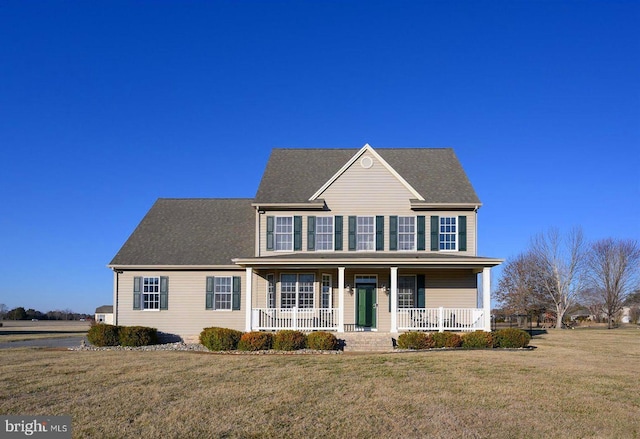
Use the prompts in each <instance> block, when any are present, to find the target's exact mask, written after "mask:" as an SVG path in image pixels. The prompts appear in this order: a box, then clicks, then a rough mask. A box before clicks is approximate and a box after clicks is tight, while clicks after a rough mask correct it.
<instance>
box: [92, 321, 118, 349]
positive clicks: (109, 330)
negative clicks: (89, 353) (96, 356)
mask: <svg viewBox="0 0 640 439" xmlns="http://www.w3.org/2000/svg"><path fill="white" fill-rule="evenodd" d="M119 332H120V327H119V326H115V325H106V324H104V323H98V324H97V325H92V326H91V327H90V328H89V331H88V332H87V340H89V343H91V344H92V345H94V346H118V344H119V343H120V337H119V335H118V334H119Z"/></svg>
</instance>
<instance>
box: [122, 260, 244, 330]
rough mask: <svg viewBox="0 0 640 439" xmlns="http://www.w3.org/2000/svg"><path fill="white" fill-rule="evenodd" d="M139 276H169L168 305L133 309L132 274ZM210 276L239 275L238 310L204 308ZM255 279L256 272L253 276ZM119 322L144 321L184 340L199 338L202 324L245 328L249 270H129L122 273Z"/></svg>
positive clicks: (238, 328) (137, 323)
mask: <svg viewBox="0 0 640 439" xmlns="http://www.w3.org/2000/svg"><path fill="white" fill-rule="evenodd" d="M136 276H143V277H147V276H167V277H169V307H168V309H167V310H161V311H144V310H134V309H133V278H134V277H136ZM207 276H239V277H240V278H241V284H240V285H241V300H240V310H239V311H228V310H207V309H205V290H206V279H207ZM254 279H255V276H254ZM119 281H120V285H119V291H118V304H117V312H118V325H124V326H131V325H141V326H150V327H153V328H157V329H158V331H160V332H164V333H167V334H175V335H179V336H180V337H182V338H183V339H185V340H195V339H197V338H198V336H199V334H200V332H201V331H202V329H203V328H206V327H210V326H221V327H225V328H231V329H237V330H239V331H243V330H244V329H245V310H246V303H245V299H246V294H245V291H246V290H245V287H246V274H245V271H244V270H241V271H240V270H238V271H126V272H124V273H122V274H120V276H119Z"/></svg>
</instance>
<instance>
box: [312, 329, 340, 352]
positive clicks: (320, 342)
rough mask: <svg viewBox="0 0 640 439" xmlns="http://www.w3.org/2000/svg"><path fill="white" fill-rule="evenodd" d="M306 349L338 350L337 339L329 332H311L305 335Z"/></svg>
mask: <svg viewBox="0 0 640 439" xmlns="http://www.w3.org/2000/svg"><path fill="white" fill-rule="evenodd" d="M307 347H308V348H309V349H315V350H318V351H334V350H336V349H338V339H337V338H336V336H335V335H333V334H332V333H330V332H326V331H318V332H312V333H311V334H309V335H307Z"/></svg>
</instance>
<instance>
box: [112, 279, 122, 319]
mask: <svg viewBox="0 0 640 439" xmlns="http://www.w3.org/2000/svg"><path fill="white" fill-rule="evenodd" d="M113 274H114V275H115V286H114V288H113V290H114V298H113V299H114V300H113V324H114V325H116V326H117V325H118V300H119V297H118V296H119V293H120V274H122V270H117V269H115V268H114V269H113Z"/></svg>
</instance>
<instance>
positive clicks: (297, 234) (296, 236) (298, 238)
mask: <svg viewBox="0 0 640 439" xmlns="http://www.w3.org/2000/svg"><path fill="white" fill-rule="evenodd" d="M293 249H294V250H302V217H301V216H294V217H293Z"/></svg>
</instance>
